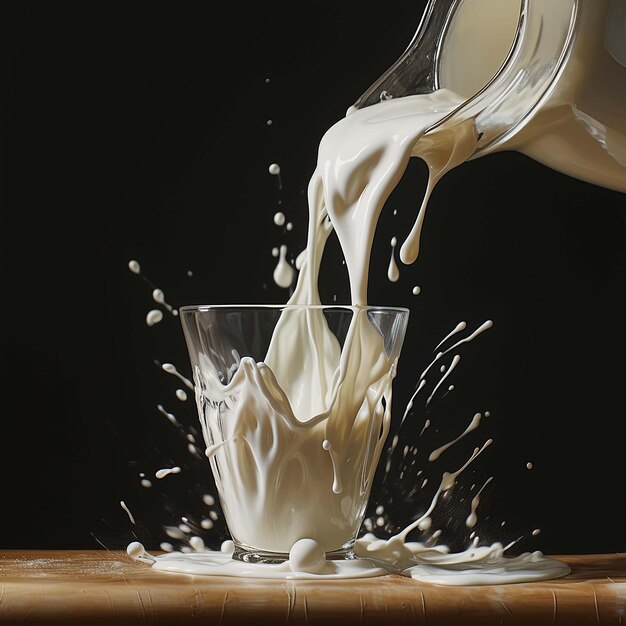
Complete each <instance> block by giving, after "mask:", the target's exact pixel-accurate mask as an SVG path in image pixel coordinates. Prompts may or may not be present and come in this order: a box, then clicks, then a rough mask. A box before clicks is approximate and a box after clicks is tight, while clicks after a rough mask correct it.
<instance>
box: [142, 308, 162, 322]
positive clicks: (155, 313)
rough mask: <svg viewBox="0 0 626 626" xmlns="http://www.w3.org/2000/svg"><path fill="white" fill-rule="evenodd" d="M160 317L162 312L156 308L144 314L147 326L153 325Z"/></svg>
mask: <svg viewBox="0 0 626 626" xmlns="http://www.w3.org/2000/svg"><path fill="white" fill-rule="evenodd" d="M162 319H163V312H162V311H159V310H158V309H152V310H151V311H148V314H147V315H146V324H147V325H148V326H154V325H155V324H158V323H159V322H160V321H161V320H162Z"/></svg>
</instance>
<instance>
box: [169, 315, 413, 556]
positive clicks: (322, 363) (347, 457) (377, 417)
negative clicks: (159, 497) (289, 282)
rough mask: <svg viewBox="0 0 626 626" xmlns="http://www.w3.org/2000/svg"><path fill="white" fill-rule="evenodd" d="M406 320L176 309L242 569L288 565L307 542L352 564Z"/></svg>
mask: <svg viewBox="0 0 626 626" xmlns="http://www.w3.org/2000/svg"><path fill="white" fill-rule="evenodd" d="M408 315H409V312H408V310H407V309H401V308H389V307H374V306H372V307H349V306H309V305H307V306H298V305H282V306H265V305H260V306H257V305H248V306H188V307H183V308H182V309H180V317H181V321H182V325H183V330H184V333H185V339H186V341H187V347H188V349H189V354H190V358H191V364H192V367H193V378H194V381H195V385H196V392H195V395H196V402H197V406H198V413H199V417H200V422H201V425H202V432H203V435H204V439H205V443H206V455H207V457H208V458H209V460H210V464H211V468H212V470H213V475H214V477H215V482H216V486H217V490H218V493H219V497H220V501H221V504H222V509H223V511H224V515H225V519H226V523H227V525H228V529H229V531H230V534H231V536H232V538H233V541H234V543H235V546H236V550H235V558H238V559H240V560H245V561H250V562H253V561H255V562H280V561H283V560H286V559H287V558H288V553H289V550H290V549H291V546H292V545H293V544H294V543H295V542H296V541H298V540H299V539H302V538H305V537H307V538H311V539H315V540H316V541H318V542H319V543H320V544H321V545H322V547H323V548H324V550H325V552H326V553H327V557H328V558H350V556H351V555H352V546H353V544H354V541H355V539H356V537H357V533H358V531H359V527H360V525H361V522H362V520H363V515H364V513H365V507H366V505H367V500H368V497H369V493H370V489H371V485H372V479H373V477H374V472H375V470H376V466H377V464H378V461H379V459H380V454H381V451H382V448H383V445H384V442H385V439H386V438H387V434H388V432H389V423H390V419H391V381H392V379H393V378H394V377H395V372H396V364H397V361H398V357H399V355H400V350H401V347H402V342H403V340H404V335H405V331H406V325H407V321H408Z"/></svg>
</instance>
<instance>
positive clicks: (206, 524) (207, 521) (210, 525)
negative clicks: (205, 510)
mask: <svg viewBox="0 0 626 626" xmlns="http://www.w3.org/2000/svg"><path fill="white" fill-rule="evenodd" d="M200 526H202V528H204V530H211V528H213V520H211V519H203V520H202V521H201V522H200Z"/></svg>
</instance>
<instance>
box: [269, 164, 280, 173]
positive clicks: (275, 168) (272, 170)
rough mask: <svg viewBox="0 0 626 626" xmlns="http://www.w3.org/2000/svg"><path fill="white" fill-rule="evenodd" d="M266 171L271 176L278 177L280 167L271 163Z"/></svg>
mask: <svg viewBox="0 0 626 626" xmlns="http://www.w3.org/2000/svg"><path fill="white" fill-rule="evenodd" d="M267 169H268V171H269V173H270V174H271V175H272V176H278V175H279V174H280V165H278V163H272V164H271V165H270V166H269V167H268V168H267Z"/></svg>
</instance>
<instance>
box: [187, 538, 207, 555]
mask: <svg viewBox="0 0 626 626" xmlns="http://www.w3.org/2000/svg"><path fill="white" fill-rule="evenodd" d="M189 545H190V546H191V547H192V548H193V549H194V550H195V551H196V552H204V551H205V550H206V546H205V545H204V541H203V540H202V537H191V539H189Z"/></svg>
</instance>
